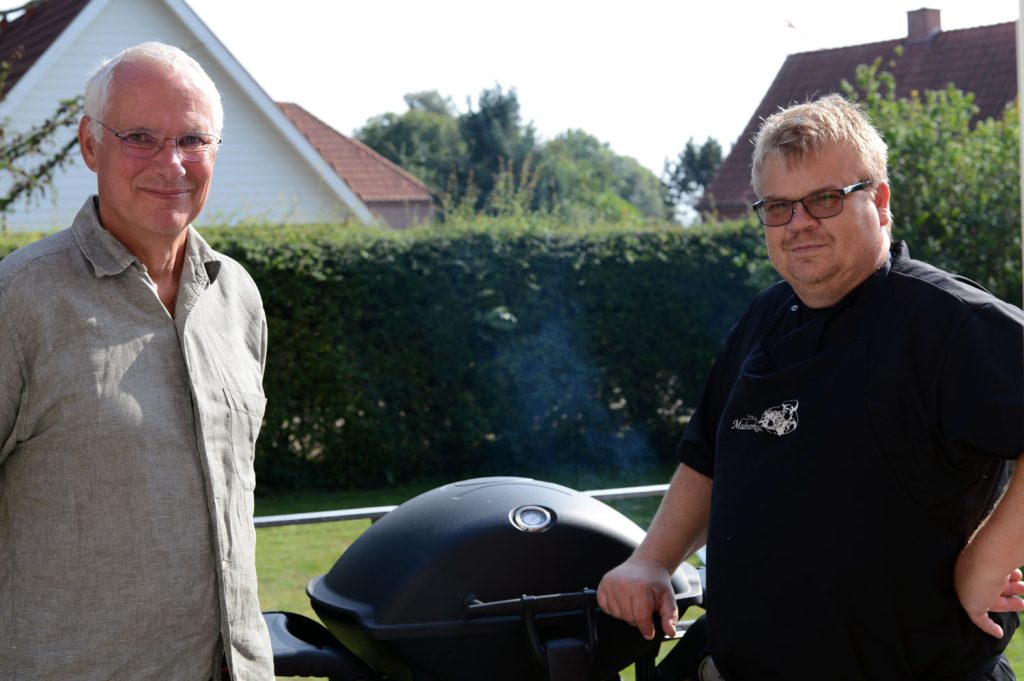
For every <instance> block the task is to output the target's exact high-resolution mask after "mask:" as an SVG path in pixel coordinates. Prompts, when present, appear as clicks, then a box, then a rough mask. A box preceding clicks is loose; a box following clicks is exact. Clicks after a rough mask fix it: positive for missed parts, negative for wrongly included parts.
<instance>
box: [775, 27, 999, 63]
mask: <svg viewBox="0 0 1024 681" xmlns="http://www.w3.org/2000/svg"><path fill="white" fill-rule="evenodd" d="M1016 23H1017V22H1016V21H1000V22H997V23H995V24H982V25H980V26H964V27H961V28H950V29H945V28H944V29H941V30H939V31H938V32H937V33H934V34H933V35H931V36H929V38H928V39H926V40H911V39H910V37H909V36H902V37H899V38H888V39H886V40H875V41H872V42H869V43H854V44H853V45H840V46H838V47H822V48H819V49H816V50H802V51H800V52H794V53H792V54H790V55H789V56H790V57H796V56H798V55H802V54H821V53H823V52H838V51H841V50H849V49H854V48H857V49H866V48H869V47H874V46H876V45H884V44H886V43H897V44H899V45H907V44H913V45H918V44H921V43H927V42H931V41H932V40H934V39H935V38H936V37H938V36H943V35H949V34H951V33H964V32H966V31H977V30H981V29H990V28H995V27H1002V26H1007V25H1012V24H1016Z"/></svg>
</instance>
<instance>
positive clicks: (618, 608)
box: [597, 555, 679, 641]
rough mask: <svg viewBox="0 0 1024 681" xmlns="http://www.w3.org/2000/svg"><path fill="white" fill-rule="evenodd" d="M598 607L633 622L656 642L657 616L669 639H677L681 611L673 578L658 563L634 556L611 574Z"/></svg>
mask: <svg viewBox="0 0 1024 681" xmlns="http://www.w3.org/2000/svg"><path fill="white" fill-rule="evenodd" d="M597 603H598V605H600V606H601V609H602V610H604V611H605V612H606V613H608V614H609V615H612V616H613V617H618V618H619V619H621V620H625V621H626V622H629V623H630V624H632V625H633V626H634V627H637V628H638V629H639V630H640V633H641V634H642V635H643V637H644V638H645V639H647V640H648V641H650V640H651V639H653V638H654V634H655V630H654V616H655V614H657V615H658V616H659V619H660V621H661V628H662V630H663V631H664V632H665V635H666V636H675V633H676V622H678V621H679V610H678V609H677V608H676V601H675V597H674V593H673V589H672V582H671V575H670V573H669V571H668V570H667V569H665V567H664V566H663V565H661V564H659V563H657V562H656V561H647V560H644V559H642V558H640V557H638V556H636V555H633V556H632V557H630V558H629V560H627V561H626V562H625V563H623V564H622V565H620V566H618V567H617V568H615V569H614V570H612V571H610V572H609V573H608V574H606V575H605V576H604V578H603V579H602V580H601V583H600V584H599V585H598V587H597Z"/></svg>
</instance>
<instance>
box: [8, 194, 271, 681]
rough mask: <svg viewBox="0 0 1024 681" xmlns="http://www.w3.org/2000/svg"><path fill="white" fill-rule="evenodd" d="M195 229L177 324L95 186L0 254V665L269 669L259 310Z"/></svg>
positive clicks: (161, 670) (35, 675)
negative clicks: (99, 205)
mask: <svg viewBox="0 0 1024 681" xmlns="http://www.w3.org/2000/svg"><path fill="white" fill-rule="evenodd" d="M188 229H189V235H188V239H187V241H186V256H185V263H186V264H185V265H184V267H183V272H182V279H181V283H180V286H179V290H178V301H179V303H178V308H177V309H178V311H179V312H180V314H179V315H176V316H175V319H173V320H172V321H171V323H170V324H168V320H169V318H170V317H169V315H168V314H167V310H166V309H165V308H164V306H163V305H162V304H159V301H158V300H157V299H154V292H153V290H152V289H151V288H150V287H149V286H148V285H147V284H146V279H147V278H148V277H147V276H146V275H145V274H144V273H143V272H142V269H141V263H139V262H138V261H137V260H136V259H135V258H134V256H132V255H131V254H130V252H129V251H128V250H127V249H126V248H124V246H123V245H122V244H121V243H120V242H119V241H117V240H116V238H114V237H113V235H112V234H110V233H109V232H107V231H106V230H104V229H103V228H102V226H100V224H99V221H98V217H97V213H96V208H95V203H94V199H89V200H88V201H86V204H85V206H83V208H82V210H81V211H80V212H79V214H78V216H77V217H76V218H75V220H74V222H73V224H72V226H71V227H70V228H69V229H68V230H65V231H64V232H59V233H57V234H55V235H51V236H49V237H45V238H44V239H42V240H40V241H38V242H35V243H34V244H30V245H29V246H26V247H24V249H23V250H21V251H20V252H19V251H16V252H15V253H13V254H11V255H9V256H7V257H6V258H4V259H3V260H2V261H0V327H3V330H0V389H2V390H4V391H6V392H5V393H0V446H2V447H3V449H0V604H2V605H0V681H27V680H30V679H31V680H35V679H43V678H46V679H49V678H54V679H58V678H59V679H75V680H76V681H101V680H106V679H108V678H111V675H115V676H116V675H118V674H119V672H118V670H124V669H131V670H132V675H133V676H132V678H137V679H154V680H155V679H160V680H161V681H164V680H169V681H177V680H178V679H181V681H195V680H196V679H203V678H209V677H210V676H211V675H212V674H213V672H214V669H215V667H216V666H217V659H218V658H219V656H220V654H221V652H223V654H224V656H225V657H226V658H227V662H228V665H229V667H230V670H231V674H232V677H233V678H234V679H235V680H236V681H237V680H239V679H244V680H245V681H250V680H254V681H272V679H273V678H274V675H273V659H272V654H271V650H270V641H269V636H268V635H267V631H266V625H265V623H264V620H263V616H262V614H261V612H260V608H259V601H258V597H257V586H256V572H255V555H254V554H255V530H254V528H253V524H252V514H253V487H254V484H255V479H254V476H253V453H254V447H255V440H256V437H257V435H258V433H259V428H260V425H261V420H262V416H263V410H264V407H265V404H266V400H265V397H264V394H263V389H262V372H263V366H264V365H265V361H266V356H265V348H266V320H265V318H264V315H263V310H262V301H261V300H260V298H259V292H258V291H257V289H256V287H255V284H254V283H253V282H252V279H251V278H250V277H249V276H248V274H246V272H245V271H244V269H242V268H241V266H240V265H238V263H236V262H235V261H233V260H231V259H230V258H227V257H226V256H222V255H221V254H219V253H217V252H216V251H214V250H213V249H212V248H210V247H209V245H208V244H207V243H206V242H205V240H203V239H202V237H201V236H200V235H199V234H198V233H197V232H196V231H195V230H193V229H192V227H189V228H188ZM211 266H212V268H213V270H215V275H213V276H211V274H210V272H211ZM129 268H131V271H128V270H129ZM136 272H138V273H139V274H135V273H136ZM40 282H45V283H43V284H40ZM214 282H216V284H214ZM54 292H63V295H54ZM15 365H17V366H15ZM19 393H20V394H19ZM240 393H242V394H247V395H249V396H250V398H247V400H246V402H245V404H244V408H240V407H239V406H238V404H235V403H234V400H233V398H231V397H230V396H231V395H237V394H240ZM5 457H6V458H5Z"/></svg>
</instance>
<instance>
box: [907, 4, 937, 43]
mask: <svg viewBox="0 0 1024 681" xmlns="http://www.w3.org/2000/svg"><path fill="white" fill-rule="evenodd" d="M941 30H942V22H941V20H940V18H939V10H937V9H928V8H926V7H922V8H921V9H915V10H911V11H909V12H907V40H908V41H909V42H923V41H926V40H931V39H932V37H934V36H935V34H937V33H939V32H940V31H941Z"/></svg>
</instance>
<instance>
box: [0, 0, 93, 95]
mask: <svg viewBox="0 0 1024 681" xmlns="http://www.w3.org/2000/svg"><path fill="white" fill-rule="evenodd" d="M88 4H89V0H62V1H61V2H53V1H52V0H33V2H29V3H28V4H26V5H24V6H23V7H21V8H17V9H10V10H6V11H5V12H3V13H2V18H0V59H3V60H5V61H8V62H10V64H11V70H10V72H9V73H8V76H7V81H6V82H5V83H4V88H3V91H4V92H5V93H6V92H8V91H9V90H10V89H11V88H12V87H14V85H15V83H17V82H18V80H19V79H20V78H21V77H22V76H23V75H25V73H26V72H27V71H28V70H29V69H30V68H32V65H33V64H35V63H36V60H38V59H39V58H40V57H41V56H43V53H44V52H46V50H47V49H48V48H49V47H50V45H52V44H53V41H55V40H56V39H57V37H58V36H60V34H61V33H63V32H64V29H66V28H67V27H68V24H70V23H71V22H72V20H74V18H75V17H76V16H78V13H79V12H81V11H82V8H83V7H85V6H86V5H88ZM22 10H24V12H23V13H21V14H20V15H17V13H18V12H21V11H22ZM15 15H17V16H15ZM9 16H14V18H13V19H11V20H10V21H8V20H7V18H8V17H9ZM19 51H20V54H17V53H18V52H19Z"/></svg>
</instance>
